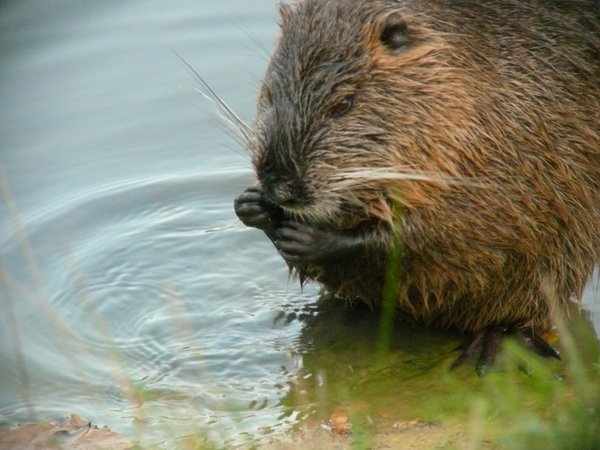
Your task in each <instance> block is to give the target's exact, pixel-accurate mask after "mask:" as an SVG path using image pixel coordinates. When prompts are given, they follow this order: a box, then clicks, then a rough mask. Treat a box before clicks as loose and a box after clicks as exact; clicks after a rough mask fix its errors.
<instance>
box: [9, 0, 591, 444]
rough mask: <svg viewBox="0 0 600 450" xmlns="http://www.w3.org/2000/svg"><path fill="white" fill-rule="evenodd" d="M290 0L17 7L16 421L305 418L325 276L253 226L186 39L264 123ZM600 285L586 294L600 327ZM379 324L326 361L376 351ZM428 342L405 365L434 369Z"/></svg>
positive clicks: (212, 426)
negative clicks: (265, 88) (266, 83)
mask: <svg viewBox="0 0 600 450" xmlns="http://www.w3.org/2000/svg"><path fill="white" fill-rule="evenodd" d="M276 9H277V8H276V2H275V1H274V0H260V1H252V2H249V1H244V0H222V1H207V0H203V1H200V0H197V1H193V0H177V1H165V0H157V1H144V2H142V1H131V0H130V1H103V2H81V1H66V0H62V1H53V2H36V1H32V0H19V1H12V2H3V3H2V5H1V6H0V67H1V68H0V170H1V175H0V177H1V178H0V181H1V186H0V188H1V192H2V195H3V199H2V201H0V251H1V260H0V269H1V272H0V275H1V280H0V281H1V287H2V290H1V291H0V296H1V298H2V312H1V318H0V342H1V344H0V358H1V359H0V372H1V373H0V378H1V380H2V381H1V385H0V413H1V414H2V417H1V419H0V420H1V421H2V423H4V424H8V423H16V422H22V421H34V420H47V419H49V418H57V417H63V416H65V415H67V414H69V413H71V412H76V413H78V414H80V415H82V416H84V417H86V418H88V419H90V420H92V421H93V422H94V423H99V424H101V425H102V424H108V425H110V426H111V428H112V429H114V430H116V431H119V432H122V433H125V434H128V435H132V436H140V435H141V436H143V437H144V439H145V440H146V441H147V442H150V443H152V442H161V441H163V440H165V441H168V442H172V441H173V440H174V439H175V438H177V437H181V436H183V435H186V434H190V433H195V432H199V431H202V432H208V433H209V434H210V435H211V436H213V438H214V439H216V440H217V441H220V442H222V441H227V442H231V443H240V442H244V441H245V440H246V439H248V438H251V439H259V438H260V436H262V435H265V434H266V435H268V434H270V433H278V432H284V431H286V430H288V429H289V428H290V426H291V425H292V424H294V423H295V422H297V421H298V420H299V419H300V418H302V414H300V413H299V410H298V409H297V408H295V400H293V398H295V396H297V395H301V394H298V392H299V391H301V390H302V389H303V387H302V386H304V385H305V384H306V383H307V382H306V381H305V380H306V378H310V376H311V373H310V370H306V369H304V370H302V371H301V368H302V361H303V352H305V350H306V349H307V348H309V347H310V346H311V345H314V344H315V343H314V339H311V338H310V335H306V334H305V335H304V337H302V324H301V322H300V321H299V320H298V318H299V317H301V315H302V313H303V311H304V312H306V311H308V312H309V313H310V311H311V308H312V305H313V304H314V301H315V300H316V298H317V291H316V287H314V286H313V287H310V286H309V287H308V288H305V290H304V291H303V292H301V291H300V289H299V287H298V286H297V284H296V283H291V284H288V278H287V270H286V268H285V267H284V264H283V263H282V261H280V259H279V257H278V256H277V255H276V252H275V251H274V250H273V248H272V246H271V245H270V243H268V242H267V241H266V239H265V238H264V237H263V236H261V234H260V233H259V232H256V231H254V230H250V229H246V228H244V227H243V226H242V225H241V224H240V223H239V222H238V221H237V219H236V217H235V215H234V213H233V210H232V199H233V197H234V196H235V195H236V194H238V193H239V192H241V191H242V189H243V188H244V187H245V186H247V185H249V184H251V183H252V179H253V177H252V172H251V170H250V163H249V161H248V158H247V157H246V156H245V155H244V154H243V151H242V148H241V146H240V144H239V143H238V142H237V141H236V139H235V138H234V137H233V136H232V135H231V133H229V132H227V131H226V127H225V126H224V125H223V123H222V122H221V121H219V119H218V118H216V114H215V108H214V106H213V105H211V104H210V103H209V102H208V101H207V100H205V99H203V98H202V97H201V96H199V95H198V94H197V93H196V92H195V91H194V88H196V87H198V82H197V81H196V80H194V79H193V77H192V76H191V75H190V73H189V72H188V71H187V69H186V68H185V66H184V65H183V63H182V62H181V61H180V60H179V59H178V58H177V57H176V56H175V55H174V53H173V51H172V50H171V49H174V50H176V51H177V52H178V53H180V54H181V55H182V56H183V57H184V58H185V59H186V60H187V61H188V62H189V63H190V64H191V65H192V66H193V67H194V68H195V69H196V70H197V71H198V72H199V73H201V74H202V76H203V77H205V79H206V80H207V82H208V83H209V84H210V85H211V86H212V87H213V88H214V89H215V91H217V92H218V93H220V94H221V95H222V96H223V97H224V99H225V100H226V101H227V102H228V103H229V104H230V105H231V107H232V108H233V109H234V110H235V111H237V112H238V113H239V115H240V116H241V117H242V118H243V119H244V120H246V121H249V120H250V119H251V117H252V114H253V109H254V98H255V96H256V91H257V88H258V83H259V80H260V78H261V77H262V73H263V71H264V68H265V66H266V62H267V59H268V54H269V52H270V49H271V48H272V43H273V39H274V36H275V34H276V20H277V18H276ZM599 297H600V294H598V292H597V291H594V290H592V289H590V290H588V292H587V293H586V298H587V302H588V305H589V308H590V309H591V310H592V311H595V313H596V315H595V320H596V322H598V319H597V317H598V312H599V309H598V308H599V306H598V305H599V304H600V301H594V298H596V299H598V298H599ZM373 327H376V321H375V323H374V325H373ZM373 327H371V330H370V331H367V332H365V333H367V334H366V335H365V338H364V339H363V338H362V337H361V336H360V335H357V336H356V337H355V339H356V340H354V341H349V342H348V341H339V342H338V345H341V347H339V348H337V349H335V350H334V351H332V353H331V355H329V356H328V357H330V359H331V361H330V362H324V361H322V360H321V361H318V362H315V363H314V364H315V366H319V365H324V366H326V365H327V364H337V363H338V362H339V364H341V365H340V366H339V367H343V368H346V367H349V365H350V364H351V363H352V362H353V361H354V362H357V358H358V357H359V356H358V355H359V354H363V353H364V358H365V359H364V360H365V361H369V357H370V353H372V348H370V347H368V346H367V347H364V348H363V346H362V344H363V343H364V341H365V340H366V339H375V338H376V336H371V335H370V334H369V333H371V334H372V332H373ZM359 328H360V327H355V326H354V325H352V324H351V325H350V328H349V329H345V333H347V334H348V333H350V331H349V330H353V329H359ZM439 340H440V338H439V337H435V338H433V339H432V340H431V342H432V345H433V346H438V347H439ZM442 340H443V339H442ZM408 343H409V344H410V340H409V341H408ZM322 345H325V346H326V345H329V344H327V343H325V344H322ZM424 345H425V344H424ZM399 347H401V346H399ZM450 347H451V345H450ZM355 348H356V351H355ZM444 349H445V347H444ZM444 351H445V350H444ZM406 355H409V356H406ZM410 355H411V353H410V352H408V353H406V354H405V356H404V357H398V358H399V361H400V362H399V363H398V364H401V365H404V366H410V365H411V364H413V365H414V362H415V361H417V362H418V364H419V367H426V366H427V364H426V363H425V364H424V365H423V364H421V363H422V362H423V361H421V359H422V358H423V354H416V355H415V354H413V355H412V356H410ZM338 360H339V361H338ZM336 361H338V362H336ZM340 361H341V362H340ZM394 364H395V363H394ZM299 371H300V372H299ZM299 373H300V374H301V377H302V380H301V382H299V381H298V376H299ZM390 373H391V374H392V375H393V377H398V379H401V378H402V376H403V375H402V374H398V373H395V372H393V371H391V372H384V376H383V377H384V378H387V379H389V378H390V377H389V376H388V375H389V374H390ZM404 375H405V376H406V374H404ZM317 378H318V380H317V381H316V385H319V383H321V382H322V379H321V378H319V377H317V376H315V378H314V379H317ZM319 380H320V381H319ZM311 383H312V381H311ZM370 387H371V388H374V390H375V391H377V392H378V393H377V394H373V395H375V396H376V395H379V396H380V397H382V398H386V399H387V401H391V400H390V398H389V395H388V394H389V392H386V389H384V388H381V389H378V386H377V385H374V384H372V383H371V384H370ZM358 391H359V392H360V389H359V390H358ZM311 395H312V394H311ZM412 395H415V394H414V393H413V394H412ZM416 397H418V396H416ZM317 400H318V399H317ZM315 401H316V400H315ZM415 401H419V399H418V398H417V399H416V400H415ZM324 414H326V413H324Z"/></svg>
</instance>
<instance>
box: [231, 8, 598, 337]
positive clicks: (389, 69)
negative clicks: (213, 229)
mask: <svg viewBox="0 0 600 450" xmlns="http://www.w3.org/2000/svg"><path fill="white" fill-rule="evenodd" d="M599 16H600V6H599V3H598V2H597V1H541V0H540V1H527V2H526V1H521V0H496V1H490V2H476V1H442V0H439V1H435V0H431V1H418V0H415V1H402V2H401V1H383V0H379V1H370V0H304V1H300V2H298V3H297V4H294V5H293V6H283V7H282V12H281V23H282V34H281V37H280V38H279V41H278V45H277V48H276V50H275V53H274V55H273V57H272V59H271V62H270V64H269V67H268V70H267V73H266V75H265V80H264V84H263V87H262V89H261V94H260V98H259V105H258V112H257V116H256V119H255V121H254V124H253V127H252V128H253V132H252V137H251V138H250V140H249V143H248V145H249V148H250V150H251V152H252V156H253V163H254V165H255V168H256V171H257V174H258V178H259V181H260V193H259V194H256V195H257V197H256V198H259V199H260V202H262V204H263V206H262V207H261V208H263V211H262V212H265V211H267V212H269V211H270V212H271V213H272V216H271V219H270V220H271V225H269V227H270V228H268V227H267V225H265V226H260V225H254V226H259V227H260V228H263V229H265V231H268V232H267V234H268V235H269V237H271V239H273V241H274V242H275V244H276V245H278V244H280V241H281V239H283V240H287V241H289V240H295V241H297V242H294V245H287V246H286V244H284V245H283V246H282V245H278V248H280V250H281V251H282V255H283V256H284V258H286V260H287V262H288V263H289V264H290V266H293V267H294V268H295V269H296V270H297V271H298V272H299V273H300V276H301V277H303V278H304V277H308V278H313V279H316V280H318V281H320V282H321V283H323V284H324V285H325V286H327V287H328V288H329V289H330V290H332V291H335V292H338V293H340V294H341V295H343V296H345V297H349V298H354V297H359V298H361V299H363V300H364V301H367V302H368V303H371V304H377V303H378V302H379V301H381V298H382V297H383V293H384V287H385V286H386V283H387V284H388V285H389V283H390V280H393V282H394V289H395V292H396V296H397V298H398V301H399V305H400V309H401V310H402V311H403V312H404V313H406V314H409V315H412V316H414V317H415V318H417V319H419V320H421V321H424V322H426V323H435V324H437V325H440V326H451V327H456V328H459V329H461V330H467V331H477V330H480V329H481V328H483V327H486V326H490V325H518V326H529V325H531V326H534V327H540V326H543V325H546V324H547V319H548V304H547V293H548V292H549V291H551V292H553V293H555V294H556V296H557V297H558V298H559V299H560V301H561V302H567V301H568V299H569V298H570V297H572V296H579V295H580V294H581V291H582V289H583V286H584V284H585V282H586V280H587V279H588V277H589V276H590V274H591V273H592V270H593V268H594V265H595V264H597V263H599V262H600V231H599V230H600V21H599ZM257 192H258V191H257ZM264 205H269V206H264ZM257 208H258V207H257ZM256 211H258V209H257V210H256ZM238 214H239V215H240V217H242V216H243V213H242V214H240V212H238ZM282 219H283V220H284V222H282ZM285 219H288V220H292V221H295V222H297V223H299V224H300V228H298V227H296V228H295V229H294V230H292V232H290V231H286V230H284V231H279V232H278V231H277V230H278V227H279V228H282V229H285V228H286V227H288V228H289V226H288V224H287V222H285ZM264 223H266V222H264ZM267 228H268V229H267ZM311 230H312V231H311ZM311 233H312V234H311ZM319 233H321V234H319ZM336 233H337V234H336ZM309 235H310V236H313V237H314V236H320V239H321V241H323V239H325V240H326V239H330V241H327V242H331V243H332V244H331V245H330V247H332V248H333V247H335V248H336V249H338V248H342V247H344V245H346V244H339V245H338V244H335V239H334V238H333V237H337V238H338V242H346V241H345V240H346V239H348V241H347V242H352V244H349V245H348V248H350V247H351V249H350V250H351V251H350V250H348V251H347V252H346V253H344V252H343V251H342V252H338V253H336V255H338V256H339V255H345V256H343V257H337V258H326V257H324V256H323V255H322V254H321V253H322V252H325V253H326V252H327V250H322V248H319V246H315V248H314V250H310V249H309V250H307V249H306V248H303V249H302V251H300V250H298V251H296V250H297V249H298V248H301V247H302V246H304V247H307V246H308V244H307V242H308V241H309V240H310V239H313V237H310V236H309ZM278 236H279V237H278ZM281 236H283V238H281ZM306 236H309V237H306ZM323 236H325V238H323ZM309 238H310V239H309ZM352 239H355V240H354V241H353V240H352ZM323 242H324V241H323ZM355 242H360V243H361V245H357V244H355ZM395 242H399V243H400V244H399V245H398V246H395V245H394V243H395ZM363 244H364V245H363ZM321 247H323V245H321ZM393 248H395V249H396V250H399V253H400V256H399V257H398V258H391V257H390V254H392V253H394V252H393V251H392V249H393ZM288 249H291V250H288ZM336 251H337V250H336ZM290 252H292V253H293V252H296V253H294V254H293V255H292V256H290V255H291V254H292V253H290ZM311 252H312V254H311ZM332 254H333V253H332ZM394 254H395V253H394ZM286 255H287V256H286ZM391 263H394V266H393V267H390V264H391ZM396 263H397V264H396Z"/></svg>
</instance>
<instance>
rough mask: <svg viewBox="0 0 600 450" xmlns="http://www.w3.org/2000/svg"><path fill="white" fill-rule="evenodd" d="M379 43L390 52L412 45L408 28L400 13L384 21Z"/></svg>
mask: <svg viewBox="0 0 600 450" xmlns="http://www.w3.org/2000/svg"><path fill="white" fill-rule="evenodd" d="M379 41H380V42H381V43H382V44H383V45H385V46H386V47H387V48H389V49H390V50H397V49H399V48H401V47H404V46H405V45H406V44H409V43H410V36H409V33H408V26H407V25H406V22H405V21H404V19H403V18H402V16H401V15H400V13H397V12H393V13H391V14H388V16H387V17H386V18H385V19H384V20H383V22H382V23H381V26H380V29H379Z"/></svg>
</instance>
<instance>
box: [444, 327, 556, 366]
mask: <svg viewBox="0 0 600 450" xmlns="http://www.w3.org/2000/svg"><path fill="white" fill-rule="evenodd" d="M507 336H513V337H515V338H517V340H518V341H519V342H521V343H522V344H523V345H524V346H525V347H526V348H528V349H530V350H532V351H534V352H535V353H537V354H538V355H540V356H543V357H545V358H549V357H552V358H556V359H560V355H559V354H558V352H557V351H556V350H555V349H554V348H553V347H552V346H551V345H550V344H548V343H547V342H546V341H544V340H543V339H542V338H540V337H539V336H538V335H537V334H535V333H534V332H532V331H529V330H527V331H526V330H522V329H514V328H509V327H500V326H491V327H487V328H484V329H482V330H481V331H479V332H477V333H475V334H473V335H472V336H471V337H470V338H469V339H467V341H466V342H465V343H464V344H463V345H462V346H461V348H462V350H463V351H462V353H461V355H460V356H459V357H458V358H457V359H456V360H455V361H454V362H453V363H452V365H451V366H450V370H452V369H455V368H457V367H458V366H460V365H461V364H464V363H465V362H471V361H474V362H475V370H476V371H477V374H478V375H479V376H484V375H485V374H486V373H487V372H488V370H489V369H490V368H491V367H492V366H493V365H494V363H495V362H496V356H497V354H498V352H499V351H500V347H501V343H502V339H504V338H505V337H507Z"/></svg>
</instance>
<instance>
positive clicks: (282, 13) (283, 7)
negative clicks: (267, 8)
mask: <svg viewBox="0 0 600 450" xmlns="http://www.w3.org/2000/svg"><path fill="white" fill-rule="evenodd" d="M291 14H292V6H291V5H290V4H288V3H283V2H282V3H280V4H279V25H280V26H281V27H285V26H286V25H287V24H288V22H289V19H290V15H291Z"/></svg>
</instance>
